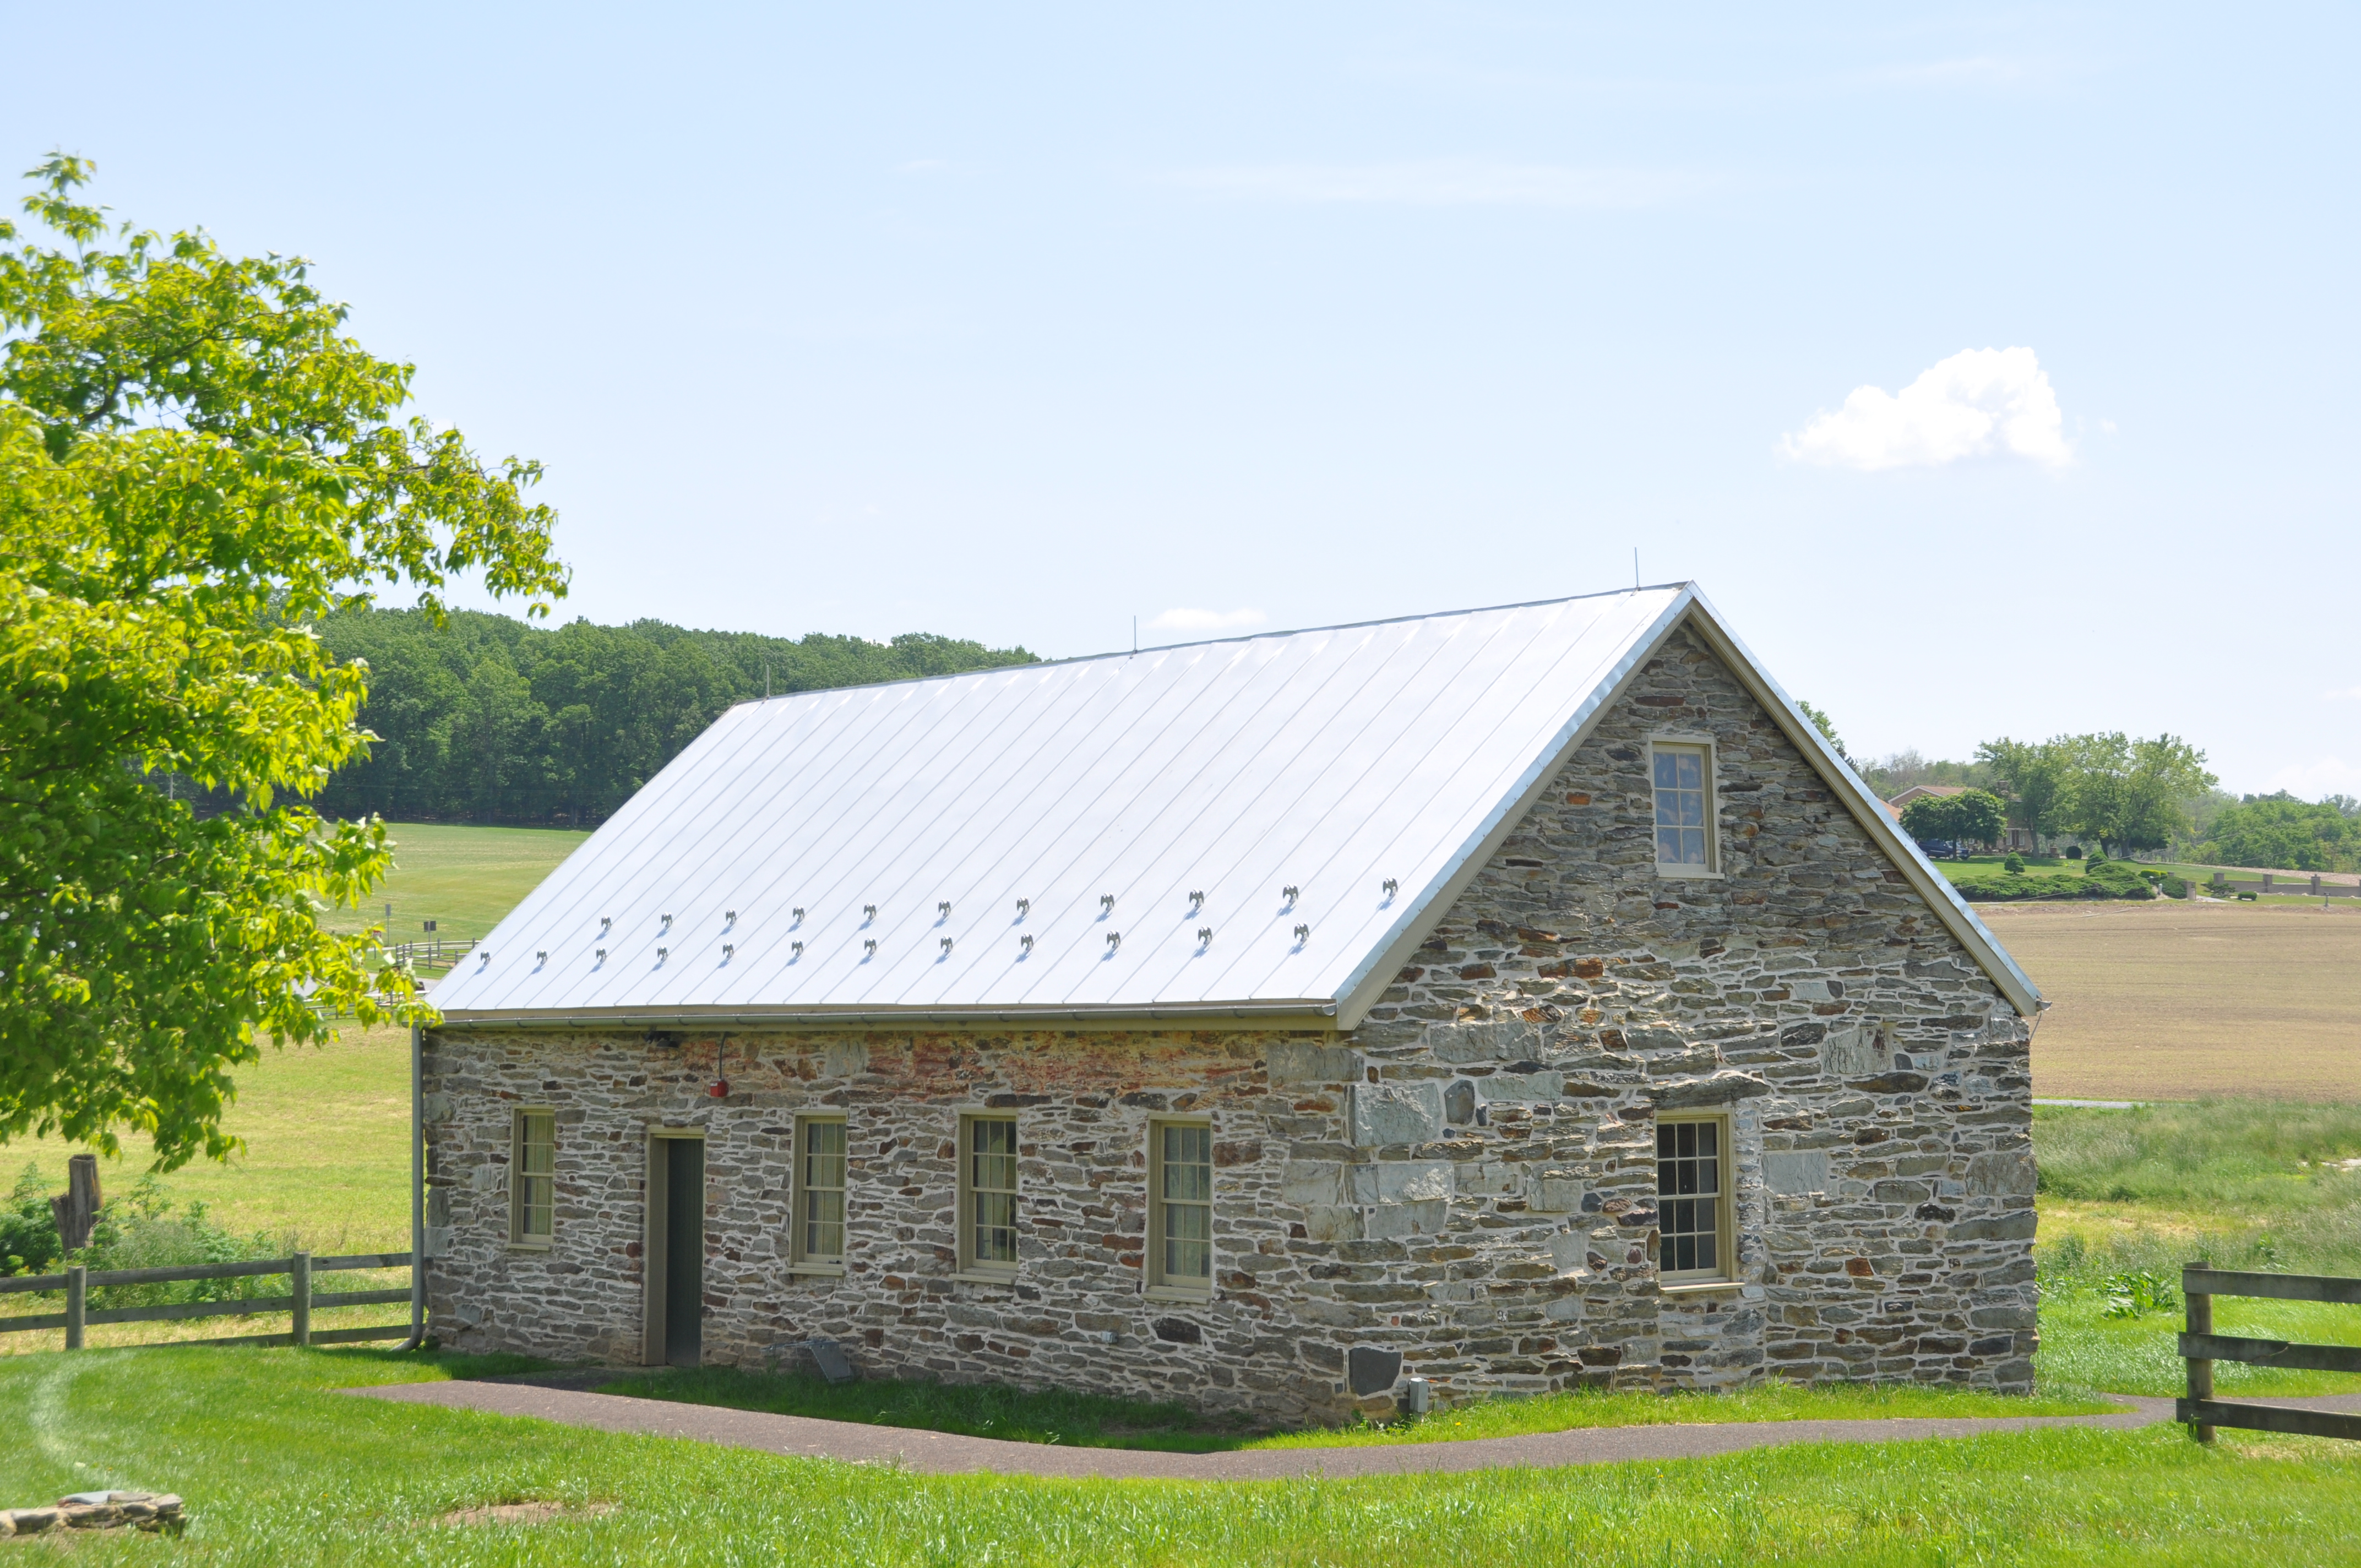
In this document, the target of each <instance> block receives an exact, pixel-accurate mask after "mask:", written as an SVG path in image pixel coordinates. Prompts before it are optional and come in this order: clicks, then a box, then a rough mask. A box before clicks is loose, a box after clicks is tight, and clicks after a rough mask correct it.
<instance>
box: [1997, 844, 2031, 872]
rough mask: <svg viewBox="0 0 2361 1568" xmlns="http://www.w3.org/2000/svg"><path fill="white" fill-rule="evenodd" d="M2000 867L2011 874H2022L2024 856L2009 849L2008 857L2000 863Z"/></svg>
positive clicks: (2023, 870)
mask: <svg viewBox="0 0 2361 1568" xmlns="http://www.w3.org/2000/svg"><path fill="white" fill-rule="evenodd" d="M2000 869H2001V870H2003V871H2004V872H2009V873H2010V874H2011V875H2013V876H2022V875H2024V874H2025V857H2024V856H2023V855H2020V854H2018V853H2017V852H2016V851H2015V850H2010V851H2009V852H2008V859H2006V860H2004V861H2002V862H2001V863H2000Z"/></svg>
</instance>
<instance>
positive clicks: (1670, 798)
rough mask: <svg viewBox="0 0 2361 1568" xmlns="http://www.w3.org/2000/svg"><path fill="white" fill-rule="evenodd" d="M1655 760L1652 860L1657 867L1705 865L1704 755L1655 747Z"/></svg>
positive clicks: (1692, 750)
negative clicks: (1654, 860) (1654, 814)
mask: <svg viewBox="0 0 2361 1568" xmlns="http://www.w3.org/2000/svg"><path fill="white" fill-rule="evenodd" d="M1655 755H1656V761H1655V792H1656V800H1655V805H1656V860H1657V861H1658V862H1659V863H1660V864H1664V865H1676V866H1701V865H1704V864H1705V863H1706V834H1707V832H1708V829H1709V828H1710V826H1711V824H1709V823H1708V821H1707V819H1706V787H1705V752H1704V751H1703V750H1702V749H1695V748H1682V747H1658V748H1657V750H1656V754H1655Z"/></svg>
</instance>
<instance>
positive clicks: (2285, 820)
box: [2198, 790, 2361, 872]
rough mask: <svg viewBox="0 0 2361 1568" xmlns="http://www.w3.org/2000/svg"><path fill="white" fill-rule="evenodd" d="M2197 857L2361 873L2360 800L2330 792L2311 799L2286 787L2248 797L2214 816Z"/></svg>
mask: <svg viewBox="0 0 2361 1568" xmlns="http://www.w3.org/2000/svg"><path fill="white" fill-rule="evenodd" d="M2198 858H2200V859H2202V861H2205V862H2206V863H2207V864H2209V865H2217V866H2255V867H2258V868H2261V869H2263V870H2265V871H2291V872H2349V871H2361V800H2356V799H2354V798H2353V797H2352V796H2351V795H2330V796H2329V797H2328V798H2327V799H2325V800H2323V801H2319V802H2317V803H2313V802H2308V801H2301V800H2298V799H2297V798H2296V797H2295V796H2293V795H2290V794H2288V793H2287V792H2286V791H2284V790H2282V791H2280V792H2279V794H2277V795H2246V796H2244V797H2243V798H2241V799H2239V800H2238V801H2236V802H2235V803H2234V804H2232V805H2228V806H2223V807H2222V808H2221V809H2220V810H2219V811H2217V812H2215V813H2214V814H2213V820H2212V821H2211V822H2209V823H2207V824H2206V828H2205V838H2204V841H2203V843H2202V845H2200V846H2199V849H2198Z"/></svg>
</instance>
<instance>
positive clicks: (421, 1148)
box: [396, 1024, 426, 1354]
mask: <svg viewBox="0 0 2361 1568" xmlns="http://www.w3.org/2000/svg"><path fill="white" fill-rule="evenodd" d="M424 1343H426V1050H425V1046H424V1044H423V1036H422V1034H421V1031H420V1029H419V1027H418V1025H415V1024H412V1025H411V1026H410V1337H409V1338H408V1339H406V1340H404V1341H402V1342H401V1345H400V1346H399V1347H398V1348H397V1350H396V1354H401V1352H402V1351H412V1350H416V1349H417V1348H418V1347H419V1346H421V1345H423V1344H424Z"/></svg>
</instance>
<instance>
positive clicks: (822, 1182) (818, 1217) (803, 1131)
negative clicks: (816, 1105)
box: [794, 1116, 845, 1266]
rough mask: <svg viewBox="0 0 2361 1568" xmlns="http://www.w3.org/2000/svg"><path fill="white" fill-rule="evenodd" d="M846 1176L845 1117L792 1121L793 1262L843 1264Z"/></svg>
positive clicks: (821, 1264)
mask: <svg viewBox="0 0 2361 1568" xmlns="http://www.w3.org/2000/svg"><path fill="white" fill-rule="evenodd" d="M844 1173H845V1127H844V1118H843V1117H841V1116H798V1117H797V1118H796V1193H795V1199H796V1234H795V1258H794V1261H795V1262H796V1263H798V1264H812V1265H818V1266H828V1265H836V1266H842V1264H843V1262H844V1185H845V1183H844Z"/></svg>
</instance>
